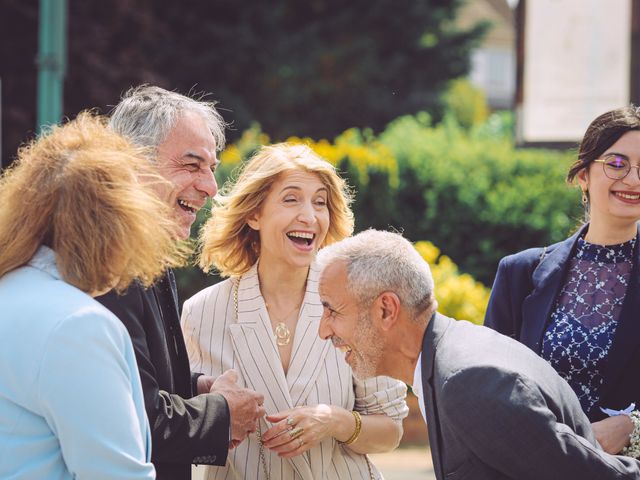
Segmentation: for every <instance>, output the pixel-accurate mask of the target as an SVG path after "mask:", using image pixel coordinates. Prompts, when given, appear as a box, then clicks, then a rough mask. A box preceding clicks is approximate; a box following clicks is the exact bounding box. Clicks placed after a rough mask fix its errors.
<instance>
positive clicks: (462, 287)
mask: <svg viewBox="0 0 640 480" xmlns="http://www.w3.org/2000/svg"><path fill="white" fill-rule="evenodd" d="M415 248H416V250H417V251H418V253H420V255H421V256H422V258H424V259H425V260H426V261H427V262H428V263H429V266H430V267H431V273H432V274H433V280H434V282H435V290H436V299H437V300H438V311H439V312H440V313H442V314H443V315H446V316H448V317H452V318H456V319H458V320H469V321H470V322H473V323H476V324H478V325H482V322H483V320H484V314H485V311H486V309H487V303H488V302H489V293H490V291H489V289H488V288H486V287H485V286H484V285H482V284H481V283H480V282H477V281H476V280H474V279H473V277H472V276H471V275H469V274H467V273H460V272H459V270H458V267H457V265H456V264H455V263H453V261H452V260H451V259H450V258H449V257H447V256H446V255H441V254H440V250H439V249H438V247H436V246H435V245H433V244H432V243H431V242H425V241H422V242H416V243H415Z"/></svg>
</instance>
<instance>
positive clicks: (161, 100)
mask: <svg viewBox="0 0 640 480" xmlns="http://www.w3.org/2000/svg"><path fill="white" fill-rule="evenodd" d="M202 98H203V96H202V95H201V96H200V97H199V98H191V97H187V96H184V95H181V94H179V93H176V92H170V91H169V90H165V89H164V88H160V87H155V86H152V85H140V86H138V87H134V88H131V89H129V90H128V91H127V92H126V93H125V94H124V95H123V97H122V99H121V100H120V103H118V105H116V107H115V108H114V109H113V111H112V112H111V118H110V120H109V126H110V127H111V128H113V129H114V130H115V131H116V132H118V133H119V134H121V135H124V136H125V137H127V138H129V139H130V140H131V141H132V142H134V143H135V144H137V145H141V146H145V147H152V148H156V147H157V146H158V145H160V144H161V143H162V141H163V140H164V139H165V138H166V137H167V135H168V134H169V132H170V131H171V129H172V128H173V127H175V125H176V122H177V121H178V119H179V118H180V116H181V115H182V114H184V113H185V112H194V113H196V114H198V115H200V116H201V117H202V118H203V119H204V120H205V122H206V123H207V125H208V126H209V129H210V130H211V134H212V135H213V138H214V140H215V142H216V149H217V150H218V151H220V150H222V149H223V148H224V144H225V137H224V130H225V128H226V127H227V123H226V122H225V121H224V119H223V118H222V115H220V113H218V111H217V110H216V108H215V104H216V103H215V102H207V101H204V100H203V99H202Z"/></svg>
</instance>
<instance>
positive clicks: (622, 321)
mask: <svg viewBox="0 0 640 480" xmlns="http://www.w3.org/2000/svg"><path fill="white" fill-rule="evenodd" d="M587 228H588V225H585V226H583V227H582V228H581V229H580V230H579V231H578V232H577V233H576V234H574V235H573V236H571V237H570V238H568V239H566V240H564V241H562V242H559V243H556V244H554V245H551V246H550V247H547V248H546V249H543V248H531V249H529V250H525V251H523V252H520V253H516V254H514V255H510V256H508V257H505V258H503V259H502V260H501V261H500V264H499V265H498V272H497V274H496V279H495V281H494V284H493V289H492V291H491V298H490V299H489V306H488V307H487V313H486V316H485V325H486V326H488V327H490V328H493V329H494V330H497V331H498V332H500V333H503V334H505V335H508V336H510V337H513V338H515V339H516V340H519V341H520V342H522V343H524V344H525V345H527V346H528V347H529V348H531V349H532V350H533V351H534V352H536V353H538V354H540V349H541V346H542V337H543V335H544V331H545V329H546V327H547V325H548V324H549V320H550V316H551V309H552V308H553V306H554V303H555V300H556V298H557V297H558V294H559V293H560V290H561V288H562V286H563V285H564V281H565V277H566V274H567V269H568V267H569V260H570V259H571V257H572V254H573V251H574V249H575V245H576V243H577V239H578V236H579V235H580V234H581V233H582V232H583V231H586V229H587ZM639 231H640V228H639ZM543 252H544V255H543ZM639 265H640V249H639V248H638V244H636V248H635V252H634V266H633V270H632V272H631V280H630V282H629V287H628V289H627V294H626V296H625V300H624V303H623V305H622V311H621V313H620V318H619V320H618V322H619V323H618V329H617V331H616V334H615V338H614V340H613V344H612V345H611V350H610V351H609V358H608V362H607V364H606V367H605V370H604V371H603V376H604V384H603V388H602V392H601V396H600V406H602V407H606V408H615V409H623V408H626V407H628V406H629V404H630V403H632V402H635V404H636V408H637V409H640V270H639V268H638V266H639ZM597 410H598V412H594V413H593V414H592V415H591V418H590V420H591V421H592V422H593V421H597V420H601V419H602V418H604V417H605V416H606V415H604V414H602V413H600V411H599V409H597Z"/></svg>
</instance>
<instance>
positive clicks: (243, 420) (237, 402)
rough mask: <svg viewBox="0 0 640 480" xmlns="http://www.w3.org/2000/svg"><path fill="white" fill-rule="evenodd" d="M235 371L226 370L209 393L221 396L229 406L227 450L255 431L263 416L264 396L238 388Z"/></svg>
mask: <svg viewBox="0 0 640 480" xmlns="http://www.w3.org/2000/svg"><path fill="white" fill-rule="evenodd" d="M237 381H238V374H237V373H236V372H235V370H227V371H226V372H224V373H223V374H222V375H220V376H219V377H218V378H216V379H215V381H214V382H213V384H212V385H211V390H210V393H217V394H219V395H222V396H223V397H224V398H225V399H226V400H227V404H228V405H229V413H230V416H231V442H230V443H229V448H230V449H233V448H235V447H236V446H238V445H239V444H240V443H241V442H242V441H243V440H244V439H245V438H247V436H248V435H249V434H250V433H253V432H255V431H256V427H257V422H258V420H260V418H262V417H263V416H264V414H265V411H264V407H263V406H262V404H263V402H264V396H263V395H262V394H260V393H257V392H254V391H253V390H249V389H248V388H242V387H240V386H239V385H238V384H237V383H236V382H237Z"/></svg>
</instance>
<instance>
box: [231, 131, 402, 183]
mask: <svg viewBox="0 0 640 480" xmlns="http://www.w3.org/2000/svg"><path fill="white" fill-rule="evenodd" d="M370 137H371V136H370V135H366V134H363V133H362V132H360V131H359V130H358V129H355V128H350V129H349V130H346V131H345V132H343V133H342V134H341V135H339V136H338V137H336V139H335V140H334V142H333V143H331V142H329V141H328V140H325V139H321V140H317V141H316V140H313V139H311V138H300V137H290V138H288V139H287V142H289V143H304V144H306V145H308V146H309V147H310V148H311V149H312V150H313V151H314V152H316V153H317V154H318V155H320V156H321V157H322V158H324V159H325V160H327V161H328V162H329V163H331V164H332V165H335V166H340V165H342V164H344V165H345V166H346V167H347V168H349V167H351V169H352V170H353V171H354V173H355V176H356V179H357V181H358V183H359V184H361V185H367V184H368V183H369V173H370V172H380V173H383V174H385V175H386V177H387V178H388V184H389V186H390V187H391V188H394V189H395V188H397V187H398V185H399V174H398V164H397V162H396V160H395V157H394V155H393V153H392V152H391V150H390V149H389V148H388V147H387V146H385V145H383V144H382V143H380V142H379V141H377V140H376V139H374V138H370ZM269 142H270V139H269V136H268V135H266V134H265V133H263V132H261V130H260V127H259V126H258V125H253V126H252V127H251V128H249V129H248V130H246V131H245V132H244V133H243V134H242V136H241V137H240V139H239V140H238V141H237V142H236V143H234V144H231V145H229V146H227V148H226V149H225V150H224V151H223V152H222V154H221V155H220V160H221V161H222V168H223V171H224V172H228V171H229V169H231V168H235V167H236V166H237V165H238V164H240V163H241V162H242V161H243V160H246V159H247V158H249V157H250V156H251V155H252V154H253V153H254V152H255V151H256V150H257V149H258V148H259V147H260V146H261V145H266V144H268V143H269Z"/></svg>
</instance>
